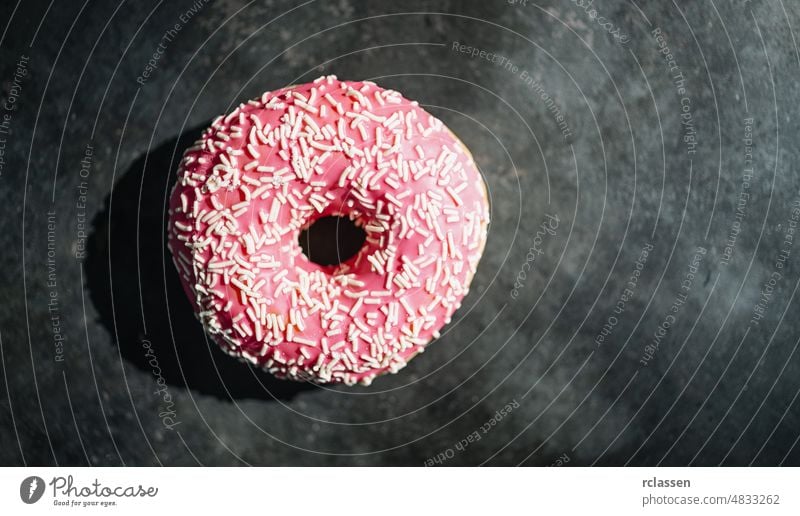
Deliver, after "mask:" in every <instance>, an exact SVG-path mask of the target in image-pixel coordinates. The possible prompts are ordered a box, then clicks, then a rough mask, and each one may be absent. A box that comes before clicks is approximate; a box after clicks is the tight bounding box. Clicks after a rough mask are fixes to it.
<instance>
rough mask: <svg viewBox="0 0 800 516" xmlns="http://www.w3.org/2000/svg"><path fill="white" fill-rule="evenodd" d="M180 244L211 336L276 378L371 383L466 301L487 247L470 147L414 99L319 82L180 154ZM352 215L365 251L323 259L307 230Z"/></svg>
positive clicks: (267, 102)
mask: <svg viewBox="0 0 800 516" xmlns="http://www.w3.org/2000/svg"><path fill="white" fill-rule="evenodd" d="M169 214H170V221H169V237H168V238H169V244H168V245H169V248H170V250H171V251H172V253H173V259H174V262H175V265H176V267H177V269H178V271H179V272H180V276H181V279H182V282H183V286H184V289H185V291H186V293H187V295H188V296H189V297H190V299H191V300H192V302H193V305H194V308H195V310H196V312H197V315H198V318H199V319H200V321H201V322H202V324H203V326H204V327H205V329H206V331H207V332H208V333H209V334H210V335H211V336H212V337H213V338H214V340H215V341H216V342H217V343H218V344H219V345H220V346H221V347H222V348H223V349H224V350H225V351H226V352H227V353H229V354H231V355H233V356H237V357H239V358H241V359H244V360H249V361H250V362H252V363H254V364H257V365H259V366H261V367H263V368H264V369H267V370H268V371H270V372H272V373H273V374H275V375H277V376H279V377H286V378H291V379H297V380H312V381H316V382H344V383H347V384H354V383H357V382H361V383H364V384H369V383H370V382H371V381H372V379H373V378H374V377H375V376H377V375H378V374H381V373H384V372H396V371H398V370H399V369H400V368H402V367H403V366H405V364H406V362H407V361H408V360H409V359H410V358H412V357H413V356H414V355H415V354H416V353H419V352H421V351H423V350H424V348H425V346H426V345H427V344H428V343H429V341H430V340H431V339H432V338H436V337H438V335H439V333H438V332H439V330H440V329H441V327H442V326H444V325H445V324H447V323H448V322H450V317H451V316H452V314H453V312H454V311H455V310H456V309H458V307H459V306H460V303H461V300H462V298H463V297H464V296H465V295H466V293H467V290H468V287H469V283H470V281H471V279H472V276H473V274H474V273H475V268H476V267H477V264H478V261H479V260H480V256H481V253H482V251H483V247H484V244H485V241H486V231H487V225H488V221H489V212H488V203H487V199H486V191H485V186H484V184H483V180H482V178H481V176H480V173H479V172H478V170H477V168H476V166H475V163H474V162H473V160H472V157H471V156H470V154H469V152H468V151H467V150H466V149H465V148H464V146H463V145H462V144H461V142H460V141H459V140H458V139H457V138H456V137H455V136H454V135H453V134H452V133H451V132H450V131H449V130H448V129H447V128H446V127H445V126H444V124H442V122H441V121H439V120H438V119H436V118H434V117H433V116H431V115H430V114H428V113H427V112H425V111H424V110H423V109H422V108H420V107H419V106H418V105H417V103H416V102H411V101H409V100H407V99H405V98H403V97H402V96H401V95H400V94H399V93H397V92H396V91H392V90H386V89H383V88H380V87H379V86H377V85H375V84H374V83H371V82H347V81H339V80H337V79H336V77H334V76H329V77H320V78H319V79H317V80H315V81H314V82H313V83H309V84H303V85H299V86H292V87H288V88H283V89H281V90H277V91H273V92H267V93H265V94H264V95H262V96H261V98H260V99H256V100H252V101H249V102H248V103H246V104H242V105H240V106H239V107H238V108H237V109H236V110H235V111H233V112H232V113H231V114H229V115H227V116H225V117H219V118H217V119H216V120H215V121H214V123H213V124H212V126H211V127H210V128H208V129H207V130H206V131H205V132H204V133H203V136H202V137H201V138H200V140H198V141H197V142H196V143H195V145H194V146H192V147H191V148H189V149H188V150H187V151H186V153H185V154H184V157H183V160H182V162H181V165H180V169H179V174H178V182H177V183H176V185H175V187H174V189H173V191H172V196H171V198H170V210H169ZM328 215H343V216H348V217H350V219H351V220H353V221H354V222H355V223H356V225H358V226H359V227H361V228H362V229H364V230H365V231H366V234H367V241H366V242H365V244H364V246H363V248H362V249H361V250H360V251H359V252H358V253H357V254H356V256H354V257H353V258H351V259H349V260H347V261H346V262H344V263H341V264H338V265H334V266H327V267H326V266H321V265H317V264H315V263H313V262H311V261H309V260H308V258H306V256H305V255H304V254H303V252H302V250H301V248H300V246H299V244H298V236H299V233H300V231H301V230H302V229H303V228H305V227H308V226H309V225H310V224H312V223H313V222H314V221H315V220H317V219H319V218H321V217H324V216H328Z"/></svg>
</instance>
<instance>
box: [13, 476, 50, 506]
mask: <svg viewBox="0 0 800 516" xmlns="http://www.w3.org/2000/svg"><path fill="white" fill-rule="evenodd" d="M43 494H44V480H42V478H41V477H36V476H33V477H28V478H26V479H25V480H23V481H22V483H21V484H20V485H19V497H20V498H22V501H23V502H25V503H28V504H31V503H36V502H38V501H39V499H40V498H41V497H42V495H43Z"/></svg>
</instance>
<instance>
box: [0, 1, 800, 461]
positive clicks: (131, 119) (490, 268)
mask: <svg viewBox="0 0 800 516" xmlns="http://www.w3.org/2000/svg"><path fill="white" fill-rule="evenodd" d="M595 3H596V4H597V5H594V6H593V8H594V9H595V12H592V11H591V8H590V9H588V10H587V9H585V8H582V7H580V5H578V4H581V2H577V3H576V2H570V1H552V2H551V1H547V2H539V3H535V2H534V1H533V0H527V1H526V0H521V1H520V0H517V1H515V2H509V1H491V2H487V1H467V2H464V1H455V0H453V1H438V2H425V1H415V0H412V1H406V2H384V1H378V2H375V1H373V2H367V1H355V0H352V1H351V0H341V1H330V2H328V1H324V2H323V1H311V2H306V3H298V2H293V1H280V2H277V1H265V2H255V3H253V4H252V5H250V4H246V3H244V2H238V1H222V0H220V1H215V2H211V3H208V4H204V3H203V2H202V1H201V2H198V3H197V4H192V2H190V1H187V0H182V1H180V2H164V3H163V5H158V6H157V3H156V2H150V1H143V2H135V3H126V4H122V5H121V6H120V7H117V6H116V5H115V3H114V2H107V3H99V4H98V3H93V4H91V5H90V6H87V7H86V8H85V9H82V8H81V3H80V2H61V3H57V4H55V5H53V6H52V7H51V8H50V9H49V10H47V5H48V2H45V1H25V2H20V3H19V5H17V3H16V2H5V3H4V4H3V5H2V6H0V13H2V16H0V20H2V22H0V23H3V24H6V23H7V22H6V20H9V19H10V22H8V26H7V27H4V29H5V32H3V33H2V34H3V40H2V43H1V46H0V89H1V90H2V91H1V94H2V100H3V103H4V104H3V106H2V109H0V124H4V125H2V126H0V130H2V133H1V134H0V137H2V138H3V142H2V145H3V147H2V149H3V155H2V158H3V161H2V169H0V174H1V175H0V206H2V208H1V209H2V210H3V221H4V224H3V228H4V231H3V233H2V238H3V250H2V253H0V261H1V262H2V268H1V269H0V270H2V275H3V281H2V282H0V288H1V289H2V291H0V293H2V299H3V306H2V309H1V310H0V332H2V333H0V335H1V337H2V343H1V345H0V348H1V349H0V356H1V357H2V362H1V363H0V365H1V366H2V375H3V381H2V382H0V442H2V443H3V446H2V447H0V463H1V464H4V465H7V464H29V465H33V464H55V463H57V464H61V465H83V464H95V465H119V464H126V465H156V464H164V465H192V464H204V465H235V464H253V465H383V464H386V465H398V464H408V465H423V464H425V463H426V462H428V463H434V462H435V463H443V464H446V465H477V464H493V465H514V464H525V465H549V464H551V463H554V462H556V461H558V460H561V461H562V462H564V461H567V460H568V462H567V465H589V464H604V465H621V464H637V465H655V464H663V465H683V464H696V465H716V464H720V463H722V464H727V465H734V464H735V465H747V464H750V463H752V464H759V465H776V464H780V463H783V464H787V465H788V464H793V465H798V464H800V445H798V441H797V439H798V432H800V430H798V428H800V405H798V403H797V394H798V392H799V390H800V356H798V353H797V352H796V350H797V343H798V338H800V328H798V322H797V319H796V316H795V313H796V311H797V300H796V298H795V292H796V289H797V286H798V281H799V280H800V269H799V268H798V260H800V247H798V246H792V245H791V240H789V239H788V237H790V236H791V233H790V231H791V230H792V229H793V228H794V223H795V222H794V221H793V220H792V217H793V213H794V214H795V216H796V215H797V214H798V213H800V212H793V203H797V202H798V199H800V197H799V195H800V194H799V193H798V165H797V163H798V153H800V146H798V145H797V138H798V123H800V118H799V117H798V112H797V105H798V101H799V100H800V90H799V89H798V82H797V77H798V74H799V73H800V55H799V54H798V49H797V47H796V45H795V43H794V42H795V41H796V39H797V38H796V37H795V35H794V34H793V33H792V28H794V29H795V30H798V28H800V11H799V10H798V7H797V5H795V4H793V3H791V2H786V1H785V0H784V1H783V2H781V1H780V0H775V1H759V0H754V1H751V2H744V3H741V2H738V3H730V2H711V1H709V0H704V1H700V2H688V1H680V2H677V3H672V2H656V1H649V2H644V1H639V2H636V4H634V3H633V2H623V1H603V2H595ZM15 5H17V6H16V7H15ZM637 5H638V7H637ZM46 11H47V12H46ZM45 12H46V13H45ZM599 17H602V18H603V19H602V20H601V19H600V18H599ZM40 21H41V23H40ZM159 45H161V46H160V47H159ZM460 45H465V46H467V47H470V48H466V47H461V46H460ZM660 45H663V46H660ZM472 48H475V49H477V51H475V52H473V50H472ZM481 51H484V53H483V54H481ZM473 54H475V55H473ZM20 59H22V62H20ZM151 59H152V64H153V66H151V67H150V68H148V61H149V60H151ZM18 63H19V66H18ZM18 68H20V70H21V71H20V70H18ZM22 72H25V73H24V76H23V73H22ZM328 73H333V74H336V75H338V76H339V77H340V78H348V79H372V80H375V81H376V82H378V83H379V84H381V85H382V86H385V87H391V88H395V89H398V90H400V91H402V92H403V93H404V94H405V95H406V96H407V97H409V98H413V99H417V100H419V101H420V103H421V104H423V105H424V106H425V107H426V108H427V109H429V110H430V111H432V112H433V113H434V114H436V115H437V116H439V117H440V118H441V119H442V120H443V121H445V122H446V123H447V124H448V125H449V126H450V127H451V128H452V129H453V131H454V132H455V133H456V134H457V135H458V136H459V137H460V138H461V139H462V140H463V141H464V142H465V143H466V144H467V146H468V147H469V148H470V149H471V150H472V152H473V154H474V156H475V158H476V160H477V162H478V164H479V166H480V168H481V170H482V172H483V174H484V175H485V178H486V181H487V184H488V186H489V190H490V193H491V203H492V217H493V222H492V226H491V228H490V234H489V244H488V246H487V251H486V253H485V255H484V258H483V260H482V262H481V265H480V268H479V271H478V274H477V276H476V278H475V280H474V282H473V288H472V291H471V293H470V295H469V296H468V297H467V298H466V300H465V303H464V306H463V307H462V309H461V310H460V311H459V312H457V314H456V317H455V318H454V321H453V323H452V324H451V325H450V326H448V327H447V328H446V331H444V332H443V335H442V337H441V339H439V341H437V342H435V343H434V344H433V345H432V346H431V347H430V348H429V349H428V350H427V351H426V352H425V353H424V354H423V355H421V356H420V357H418V358H416V359H415V360H413V361H412V362H411V364H410V365H409V367H408V368H406V369H405V370H403V371H402V372H401V374H398V375H395V376H387V377H383V378H381V379H379V380H377V381H376V382H375V383H374V384H373V385H372V386H371V387H368V388H367V387H356V388H346V387H325V388H316V387H312V386H308V385H298V384H291V383H286V382H281V381H277V380H274V379H272V378H270V377H269V376H268V375H266V374H263V373H260V372H256V371H253V370H251V369H250V368H248V367H247V366H245V365H242V364H239V363H237V362H235V361H233V360H232V359H229V358H228V357H226V356H224V355H222V354H221V353H220V352H218V351H217V350H216V349H215V348H214V347H213V346H211V345H209V342H208V341H207V340H206V339H205V337H204V335H203V333H202V331H201V329H200V326H199V324H198V323H197V322H196V321H195V320H194V319H193V316H192V314H191V312H190V310H189V304H188V302H187V300H186V299H185V298H184V297H183V295H182V292H180V290H179V286H178V280H177V276H176V274H175V271H174V270H173V268H172V265H171V263H170V262H169V259H168V255H167V252H166V249H165V248H164V238H163V228H164V220H165V213H164V205H165V199H166V195H167V193H168V188H169V187H170V186H171V182H172V180H173V178H174V171H175V166H174V163H175V161H176V159H177V156H179V155H180V153H181V152H182V150H183V149H184V148H185V147H186V146H187V145H188V144H189V142H191V140H192V137H193V136H194V135H196V134H197V131H198V130H199V129H201V128H202V127H203V126H204V125H205V124H207V123H208V121H209V120H210V119H211V118H212V117H214V116H216V115H218V114H221V113H224V112H226V111H229V110H230V109H231V107H232V106H235V105H236V104H237V103H239V102H241V101H244V100H246V99H248V98H250V97H254V96H257V95H259V94H260V93H261V92H262V91H264V90H269V89H275V88H278V87H281V86H284V85H287V84H292V83H297V82H303V81H307V80H311V79H313V78H315V77H317V76H319V75H321V74H328ZM15 75H16V82H15ZM9 102H10V104H9ZM7 105H11V106H15V107H16V109H15V110H14V111H13V112H10V111H7V110H6V109H5V108H6V106H7ZM2 115H9V117H10V118H8V117H7V118H2ZM749 119H752V121H748V120H749ZM6 129H10V130H11V131H10V133H9V132H8V131H7V130H6ZM750 133H752V134H751V136H748V135H749V134H750ZM746 138H751V139H752V144H751V145H750V146H748V142H746V141H745V139H746ZM87 146H91V149H90V150H91V153H92V155H91V157H90V158H89V159H85V155H86V153H87ZM748 153H750V154H752V156H748ZM82 160H84V165H83V168H82V163H81V161H82ZM82 170H83V172H82ZM82 176H84V177H82ZM742 194H745V195H742ZM548 215H550V216H557V217H558V224H557V227H555V228H551V231H549V232H548V231H544V230H542V228H541V225H542V224H543V223H548V220H550V222H549V223H550V224H553V225H554V224H555V223H554V222H553V221H552V220H551V219H548V218H547V217H548ZM84 222H85V229H83V228H82V226H81V225H82V224H84ZM49 224H51V225H50V227H48V225H49ZM537 232H538V233H537ZM84 233H85V234H84ZM537 235H538V236H537ZM82 246H85V249H86V256H85V257H79V255H80V252H81V249H82ZM650 246H652V249H651V250H650V251H649V252H648V253H647V256H646V257H645V256H644V255H643V254H642V250H643V249H650ZM726 246H727V249H726ZM782 251H785V253H784V254H783V255H781V252H782ZM787 254H788V256H787ZM784 258H785V259H784ZM637 263H638V266H637ZM637 267H638V269H637ZM634 271H639V275H638V276H635V278H634V282H635V283H636V284H635V286H633V285H629V284H628V282H629V281H630V278H631V276H632V274H634ZM515 282H516V285H515ZM626 287H633V288H631V292H626V291H625V289H626ZM53 307H54V308H53ZM50 308H53V309H52V310H51V309H50ZM604 325H605V330H604ZM55 330H58V332H59V333H54V331H55ZM55 335H61V336H63V337H64V340H63V341H56V340H54V336H55ZM58 338H60V337H58ZM57 344H58V345H57ZM656 347H657V349H656ZM62 350H63V352H62ZM507 405H508V406H507ZM492 421H494V422H492ZM462 443H463V444H462ZM437 457H438V458H437ZM433 458H436V460H435V461H434V460H432V459H433ZM559 458H560V459H559Z"/></svg>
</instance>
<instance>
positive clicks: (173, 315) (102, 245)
mask: <svg viewBox="0 0 800 516" xmlns="http://www.w3.org/2000/svg"><path fill="white" fill-rule="evenodd" d="M209 123H210V122H209ZM204 127H206V125H203V126H201V127H200V128H196V129H191V130H188V131H186V132H184V133H183V134H181V135H180V136H178V137H177V138H172V139H171V140H169V141H167V142H164V143H163V144H161V145H160V146H158V147H157V148H155V149H153V150H152V151H151V152H149V153H146V154H145V155H143V156H141V157H139V158H138V159H137V160H136V161H135V162H134V163H133V165H132V166H131V167H130V168H129V169H128V170H127V171H126V173H125V174H124V175H123V176H122V177H121V178H120V179H119V181H118V182H117V183H116V184H115V185H114V186H113V188H112V190H111V193H110V194H109V195H108V196H107V197H106V199H105V204H104V207H103V209H102V210H101V211H100V212H99V213H98V214H97V215H96V216H95V217H94V219H93V221H92V227H93V231H92V233H91V234H90V236H89V239H88V242H87V249H88V253H87V257H86V261H85V263H84V266H85V272H86V282H87V289H88V291H89V297H90V299H91V300H92V302H93V304H94V306H95V308H96V310H97V311H98V313H99V316H100V322H101V323H102V324H103V326H105V327H106V329H108V331H109V333H110V334H111V336H112V342H115V343H117V345H118V346H119V351H120V353H121V355H122V356H123V357H124V358H125V360H126V362H127V363H129V364H133V365H134V366H136V367H137V368H139V369H141V370H142V371H144V372H146V373H147V374H152V375H153V376H154V377H155V378H156V380H158V377H159V376H160V377H163V378H164V382H165V383H166V384H167V385H170V386H175V387H186V388H189V389H191V390H193V391H196V392H198V393H201V394H205V395H210V396H214V397H216V398H219V399H223V400H229V401H233V400H239V399H260V400H267V401H274V400H290V399H292V398H293V397H294V396H295V395H297V394H298V393H299V392H302V391H307V390H313V389H317V387H316V386H315V385H313V384H311V383H301V382H294V381H288V380H280V379H278V378H275V377H274V376H272V375H270V374H269V373H266V372H264V371H262V370H260V369H257V368H254V367H252V366H251V365H250V364H246V363H243V362H240V361H239V360H237V359H235V358H233V357H230V356H228V355H227V354H225V353H224V352H223V351H222V350H220V349H219V347H218V346H217V345H216V344H215V343H214V342H213V341H212V340H211V339H210V338H209V337H207V336H206V334H205V332H204V331H203V328H202V326H201V325H200V323H199V322H198V320H197V319H196V317H195V315H194V311H193V309H192V306H191V304H190V302H189V300H188V299H187V298H186V294H185V293H184V291H183V288H182V286H181V283H180V279H179V277H178V273H177V271H176V270H175V267H174V265H173V263H172V258H171V255H170V253H169V251H168V250H167V248H166V232H165V228H166V217H167V213H166V205H167V202H168V194H169V191H170V190H171V188H172V184H173V181H174V180H175V177H176V170H177V165H178V162H179V161H180V157H181V155H182V154H183V151H184V149H186V148H187V147H188V146H190V145H191V144H192V143H193V142H194V141H195V140H196V139H197V138H198V137H199V136H200V134H201V132H202V129H203V128H204ZM137 239H138V242H137Z"/></svg>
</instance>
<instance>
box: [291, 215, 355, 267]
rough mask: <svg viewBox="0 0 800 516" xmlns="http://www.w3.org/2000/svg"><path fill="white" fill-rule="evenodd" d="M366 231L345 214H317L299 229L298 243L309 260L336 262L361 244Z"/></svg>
mask: <svg viewBox="0 0 800 516" xmlns="http://www.w3.org/2000/svg"><path fill="white" fill-rule="evenodd" d="M366 239H367V233H366V232H365V231H364V230H363V229H361V228H360V227H358V226H356V224H355V223H354V222H353V221H352V220H350V219H349V218H347V217H337V216H335V215H334V216H328V217H321V218H319V219H317V220H316V221H314V222H312V223H311V225H310V226H308V227H307V228H305V229H304V230H302V231H301V232H300V238H299V239H298V243H299V244H300V248H301V249H303V254H305V255H306V258H308V259H309V261H311V262H313V263H316V264H317V265H325V266H327V265H339V264H340V263H344V262H346V261H347V260H349V259H350V258H353V257H354V256H355V255H356V254H358V251H359V250H361V248H362V247H363V246H364V242H365V241H366Z"/></svg>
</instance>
